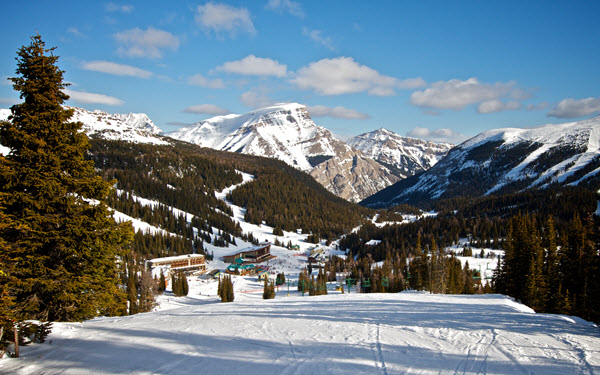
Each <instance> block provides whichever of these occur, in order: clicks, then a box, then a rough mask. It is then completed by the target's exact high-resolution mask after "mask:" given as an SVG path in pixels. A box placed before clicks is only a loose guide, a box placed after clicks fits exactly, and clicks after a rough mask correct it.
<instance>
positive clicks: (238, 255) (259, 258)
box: [223, 242, 273, 263]
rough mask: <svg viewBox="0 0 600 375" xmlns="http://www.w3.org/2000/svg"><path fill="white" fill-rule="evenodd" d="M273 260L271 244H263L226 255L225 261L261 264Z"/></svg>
mask: <svg viewBox="0 0 600 375" xmlns="http://www.w3.org/2000/svg"><path fill="white" fill-rule="evenodd" d="M271 258H273V256H272V255H271V243H270V242H263V243H260V244H258V245H257V246H251V247H247V248H245V249H242V250H239V251H236V252H235V253H233V254H229V255H225V256H224V257H223V261H225V262H227V263H233V262H235V260H236V259H243V261H244V262H245V263H261V262H264V261H266V260H269V259H271Z"/></svg>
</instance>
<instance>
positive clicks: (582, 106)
mask: <svg viewBox="0 0 600 375" xmlns="http://www.w3.org/2000/svg"><path fill="white" fill-rule="evenodd" d="M598 112H600V98H587V99H572V98H567V99H564V100H562V101H561V102H560V103H558V104H557V105H556V106H554V108H553V109H552V110H551V111H550V112H549V113H548V116H552V117H558V118H575V117H582V116H588V115H592V114H596V113H598Z"/></svg>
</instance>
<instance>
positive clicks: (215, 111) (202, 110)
mask: <svg viewBox="0 0 600 375" xmlns="http://www.w3.org/2000/svg"><path fill="white" fill-rule="evenodd" d="M183 112H186V113H199V114H208V115H215V116H220V115H227V114H229V113H231V111H230V110H228V109H225V108H221V107H218V106H216V105H214V104H198V105H192V106H190V107H187V108H186V109H184V110H183Z"/></svg>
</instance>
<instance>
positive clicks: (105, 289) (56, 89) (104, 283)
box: [0, 35, 132, 321]
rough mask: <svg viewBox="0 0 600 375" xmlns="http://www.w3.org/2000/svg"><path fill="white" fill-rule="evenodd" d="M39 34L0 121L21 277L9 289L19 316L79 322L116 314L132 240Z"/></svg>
mask: <svg viewBox="0 0 600 375" xmlns="http://www.w3.org/2000/svg"><path fill="white" fill-rule="evenodd" d="M53 50H54V49H53V48H51V49H47V48H46V47H45V43H44V42H43V41H42V38H41V37H40V36H39V35H36V36H34V37H32V38H31V44H30V45H28V46H23V47H21V48H20V49H19V51H18V52H17V55H18V57H17V70H16V73H17V75H19V76H18V77H16V78H11V80H12V82H13V87H14V89H15V90H17V91H19V92H20V97H21V99H22V100H23V102H22V103H21V104H17V105H14V106H12V107H11V115H10V116H9V119H8V121H3V122H1V123H0V144H2V145H3V146H5V147H8V148H9V149H10V152H9V153H8V154H7V155H5V156H3V157H2V156H0V212H1V213H2V214H3V215H5V217H6V224H7V225H6V226H4V227H2V229H1V231H0V237H1V238H2V240H4V241H5V243H6V244H7V251H6V262H7V263H8V264H9V265H10V268H11V275H12V276H13V277H14V278H15V280H16V281H14V282H10V285H8V286H7V287H8V290H9V292H10V294H11V296H13V297H14V301H15V309H14V311H15V312H16V314H17V315H18V316H19V317H22V318H27V319H40V320H63V321H65V320H82V319H86V318H91V317H94V316H96V315H98V314H102V315H108V314H120V313H123V310H124V306H125V300H126V299H125V295H124V294H123V292H122V291H121V290H120V288H119V287H118V285H117V283H118V277H117V263H116V259H117V258H118V256H120V255H122V249H123V247H124V246H126V245H127V244H128V243H129V242H130V240H131V238H132V229H131V225H130V224H116V223H115V221H114V219H113V218H112V215H111V213H110V211H109V210H108V208H107V206H106V204H105V203H104V201H105V199H106V197H107V195H108V193H109V191H110V189H111V184H110V183H108V182H106V181H103V180H102V179H101V178H100V177H98V176H96V175H95V173H94V166H93V163H92V162H91V161H86V160H85V158H84V156H85V154H86V151H87V149H88V147H89V143H88V138H87V136H86V135H85V134H84V133H82V132H81V127H82V124H81V123H80V122H70V121H69V119H70V118H71V116H72V115H73V110H72V109H66V108H63V107H62V104H63V103H64V102H65V100H67V99H68V96H67V95H66V94H65V93H64V92H63V90H64V88H65V87H66V84H65V83H63V74H64V72H63V71H61V70H60V69H59V68H58V67H57V65H56V62H57V60H58V56H54V54H53Z"/></svg>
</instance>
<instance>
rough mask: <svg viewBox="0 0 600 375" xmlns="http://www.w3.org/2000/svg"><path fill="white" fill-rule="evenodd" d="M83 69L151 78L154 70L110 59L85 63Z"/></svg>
mask: <svg viewBox="0 0 600 375" xmlns="http://www.w3.org/2000/svg"><path fill="white" fill-rule="evenodd" d="M82 67H83V69H85V70H91V71H94V72H101V73H107V74H112V75H115V76H129V77H138V78H150V77H151V76H152V72H149V71H147V70H144V69H140V68H136V67H134V66H130V65H123V64H117V63H114V62H110V61H100V60H98V61H90V62H86V63H84V64H83V66H82Z"/></svg>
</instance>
